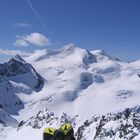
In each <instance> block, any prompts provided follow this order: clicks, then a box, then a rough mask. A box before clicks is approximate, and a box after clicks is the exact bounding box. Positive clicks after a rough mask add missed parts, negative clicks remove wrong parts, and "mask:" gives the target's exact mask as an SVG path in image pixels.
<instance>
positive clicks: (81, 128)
mask: <svg viewBox="0 0 140 140" xmlns="http://www.w3.org/2000/svg"><path fill="white" fill-rule="evenodd" d="M65 122H70V123H72V125H73V127H74V130H75V137H76V138H77V140H86V139H88V138H90V139H91V136H92V139H94V140H98V139H103V140H108V139H110V140H114V139H115V140H118V139H127V140H132V139H134V138H135V137H136V136H137V135H139V133H140V112H139V107H136V108H133V109H130V108H127V109H126V110H124V111H122V112H118V113H108V114H106V115H97V116H93V117H92V118H91V119H87V120H85V121H84V122H83V121H81V122H79V119H78V115H77V116H74V117H70V116H69V115H67V114H66V113H63V114H62V115H61V116H55V114H54V113H53V112H49V111H48V110H47V109H44V111H39V112H38V113H37V114H36V115H35V116H33V117H31V118H29V120H27V121H23V122H22V125H19V127H18V129H22V128H25V127H32V128H34V129H41V128H42V127H44V126H46V127H47V126H48V127H50V126H58V127H59V126H60V125H61V124H63V123H65ZM79 124H81V125H79Z"/></svg>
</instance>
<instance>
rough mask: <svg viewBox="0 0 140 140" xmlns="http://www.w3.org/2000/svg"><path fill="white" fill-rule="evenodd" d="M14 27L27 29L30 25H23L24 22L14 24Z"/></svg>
mask: <svg viewBox="0 0 140 140" xmlns="http://www.w3.org/2000/svg"><path fill="white" fill-rule="evenodd" d="M14 26H15V27H21V28H22V27H23V28H29V27H31V24H29V23H24V22H19V23H16V24H14Z"/></svg>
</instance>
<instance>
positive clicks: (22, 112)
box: [0, 44, 140, 140]
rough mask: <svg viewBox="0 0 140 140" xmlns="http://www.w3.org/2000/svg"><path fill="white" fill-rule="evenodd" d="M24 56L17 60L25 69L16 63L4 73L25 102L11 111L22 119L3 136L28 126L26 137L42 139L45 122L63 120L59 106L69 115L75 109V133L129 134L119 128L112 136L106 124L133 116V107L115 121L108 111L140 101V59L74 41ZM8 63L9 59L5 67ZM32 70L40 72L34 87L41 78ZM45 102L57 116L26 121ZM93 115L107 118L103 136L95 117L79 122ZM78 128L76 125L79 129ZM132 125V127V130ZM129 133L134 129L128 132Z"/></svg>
mask: <svg viewBox="0 0 140 140" xmlns="http://www.w3.org/2000/svg"><path fill="white" fill-rule="evenodd" d="M24 60H25V61H24ZM24 60H23V59H22V58H20V60H19V56H18V61H20V63H22V64H24V63H26V65H28V66H29V67H30V68H29V71H28V70H27V71H28V72H26V73H24V69H23V68H24V67H23V68H22V67H21V70H20V75H16V76H15V74H14V73H13V72H15V70H14V71H12V74H11V73H10V78H9V75H6V77H8V80H9V81H10V83H11V85H12V86H13V87H16V89H18V90H19V91H20V93H18V94H16V95H18V96H17V97H18V98H19V99H20V100H21V102H22V103H23V106H24V107H23V108H20V109H19V110H18V115H16V114H14V115H13V116H12V118H13V119H16V121H18V122H20V121H22V120H23V121H24V122H26V123H25V124H23V127H22V128H21V129H19V130H18V131H17V130H16V129H11V128H10V130H11V131H10V134H9V136H7V138H6V139H7V140H9V139H11V137H12V136H13V139H16V138H17V139H22V138H21V137H23V135H24V136H25V135H26V133H28V132H32V133H33V134H32V133H31V134H29V135H27V136H28V137H30V139H34V140H37V139H39V140H41V138H42V129H43V128H44V127H46V126H49V125H52V126H53V127H57V128H58V127H59V125H60V124H62V122H61V117H62V116H63V112H64V113H66V114H67V116H69V118H75V117H76V116H77V115H78V117H76V118H75V119H74V120H75V121H76V122H73V121H72V123H73V124H74V127H75V132H76V133H75V135H76V137H77V138H78V139H88V140H89V139H107V140H108V139H109V138H110V139H112V140H113V138H114V137H116V139H127V138H128V137H129V138H128V139H130V136H126V137H125V135H127V134H125V133H124V131H123V132H122V133H123V136H122V137H119V134H118V133H116V131H115V130H114V131H113V133H115V135H113V136H112V135H111V130H112V129H111V128H112V127H113V125H115V128H116V129H117V130H119V132H121V131H122V130H121V128H122V127H121V124H122V122H123V121H124V122H126V120H127V122H131V121H132V122H133V120H134V118H133V117H132V116H133V114H134V113H133V112H134V111H132V113H131V115H130V118H129V119H128V118H123V114H122V115H121V120H120V119H117V120H115V122H112V121H114V115H113V114H115V116H117V115H118V113H119V112H125V110H126V108H129V109H130V110H134V108H135V107H138V106H139V105H140V101H139V99H140V94H139V93H140V77H139V74H140V61H136V62H131V63H126V62H122V61H120V60H119V59H117V58H114V57H111V56H109V55H107V54H106V53H105V52H104V51H101V50H93V51H87V50H84V49H81V48H78V47H76V46H75V45H74V44H69V45H66V46H64V47H63V48H61V49H58V50H51V49H44V50H36V51H35V52H34V53H33V54H32V55H31V56H29V57H25V58H24ZM27 62H28V63H27ZM20 63H18V65H20ZM29 63H30V64H32V66H33V67H34V68H32V66H31V65H29ZM8 66H9V65H8ZM24 66H25V65H24ZM10 68H11V65H10V66H9V67H8V70H9V69H10ZM16 69H17V68H16ZM36 71H37V72H36ZM0 72H1V69H0ZM21 72H22V74H21ZM16 73H18V72H16ZM8 74H9V73H8ZM21 75H22V76H21ZM38 75H41V76H38ZM36 76H37V77H39V78H40V77H43V81H45V82H43V86H41V88H39V90H36V88H35V87H36V86H35V85H36V84H37V82H39V81H40V80H39V81H36V79H38V78H36ZM13 77H14V78H13ZM29 77H30V78H29ZM9 81H8V82H9ZM41 81H42V80H41ZM13 89H14V88H13ZM2 98H4V97H2ZM44 108H47V109H48V110H49V111H50V112H53V114H55V115H54V118H55V117H56V118H57V119H56V118H55V119H52V120H54V121H53V122H51V123H49V122H48V123H44V122H41V121H40V122H38V123H37V125H39V124H40V123H42V124H40V127H38V128H36V129H34V127H33V128H32V127H30V126H29V125H27V124H28V122H31V121H32V120H33V118H34V117H33V116H35V115H37V114H38V112H40V111H43V110H44ZM108 113H111V115H110V116H109V115H107V114H108ZM135 113H136V114H137V116H139V110H135ZM96 115H97V116H99V117H98V118H99V119H98V121H99V122H101V120H102V119H101V118H102V115H105V117H107V118H109V120H108V119H107V120H108V121H105V124H106V125H105V128H108V129H106V131H109V130H110V131H109V134H108V135H107V136H104V137H102V138H100V137H101V135H103V134H102V133H103V132H104V131H103V130H104V128H102V127H101V131H99V132H97V131H95V130H97V129H96V127H98V124H99V123H95V122H94V121H92V125H90V126H89V127H88V128H87V127H86V128H85V127H84V126H82V125H83V124H84V122H85V121H86V120H88V121H90V120H92V119H91V118H94V117H95V116H96ZM32 117H33V118H32ZM137 118H138V117H137ZM72 120H73V119H72ZM122 120H123V121H122ZM70 121H71V120H70ZM98 121H97V122H98ZM120 121H122V122H120ZM35 122H36V121H35ZM35 122H33V124H35ZM118 122H120V124H119V126H118V125H117V124H118ZM138 123H139V120H138ZM133 125H134V124H133ZM133 125H132V126H133ZM103 126H104V125H103ZM134 126H135V125H134ZM6 129H9V128H6ZM78 129H80V130H79V131H80V132H79V131H78ZM81 129H84V130H82V134H83V135H82V137H80V134H79V133H81ZM130 129H131V128H130ZM135 129H137V131H134V130H135ZM139 130H140V127H139V125H138V127H135V128H134V127H133V131H134V132H135V133H138V134H139ZM92 131H93V133H92ZM96 133H98V135H97V134H96ZM104 134H105V132H104ZM131 134H132V135H133V133H131ZM96 135H97V136H96ZM79 137H80V138H79ZM137 137H138V135H136V136H134V138H137ZM24 138H25V137H24ZM134 138H133V139H134ZM114 139H115V138H114Z"/></svg>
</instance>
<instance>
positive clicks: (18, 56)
mask: <svg viewBox="0 0 140 140" xmlns="http://www.w3.org/2000/svg"><path fill="white" fill-rule="evenodd" d="M14 59H16V60H18V61H21V62H25V60H24V59H23V58H22V57H21V56H20V55H18V54H17V55H16V56H15V57H14Z"/></svg>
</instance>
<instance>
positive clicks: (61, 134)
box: [43, 123, 75, 140]
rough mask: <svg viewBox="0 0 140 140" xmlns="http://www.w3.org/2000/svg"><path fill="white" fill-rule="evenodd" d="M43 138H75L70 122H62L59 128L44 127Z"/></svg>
mask: <svg viewBox="0 0 140 140" xmlns="http://www.w3.org/2000/svg"><path fill="white" fill-rule="evenodd" d="M43 140H75V138H74V130H73V127H72V125H71V124H70V123H64V124H63V125H62V126H61V127H60V128H59V129H55V128H51V127H50V128H45V129H44V132H43Z"/></svg>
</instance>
